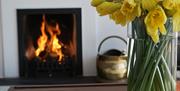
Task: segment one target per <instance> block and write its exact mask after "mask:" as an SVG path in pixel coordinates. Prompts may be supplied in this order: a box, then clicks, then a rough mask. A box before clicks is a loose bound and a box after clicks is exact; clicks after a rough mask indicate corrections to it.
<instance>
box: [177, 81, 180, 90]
mask: <svg viewBox="0 0 180 91" xmlns="http://www.w3.org/2000/svg"><path fill="white" fill-rule="evenodd" d="M177 91H180V81H177Z"/></svg>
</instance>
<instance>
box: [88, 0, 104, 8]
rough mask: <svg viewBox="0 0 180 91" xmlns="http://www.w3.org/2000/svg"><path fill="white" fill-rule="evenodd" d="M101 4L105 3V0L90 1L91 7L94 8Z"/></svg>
mask: <svg viewBox="0 0 180 91" xmlns="http://www.w3.org/2000/svg"><path fill="white" fill-rule="evenodd" d="M103 2H105V0H92V1H91V5H92V6H94V7H96V6H98V5H100V4H101V3H103Z"/></svg>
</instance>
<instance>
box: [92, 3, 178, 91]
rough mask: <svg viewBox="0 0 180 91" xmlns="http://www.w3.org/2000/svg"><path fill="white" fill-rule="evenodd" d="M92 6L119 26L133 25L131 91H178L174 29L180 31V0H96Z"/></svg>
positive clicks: (130, 50)
mask: <svg viewBox="0 0 180 91" xmlns="http://www.w3.org/2000/svg"><path fill="white" fill-rule="evenodd" d="M91 5H92V6H94V7H96V11H97V12H98V13H99V15H100V16H104V15H109V17H110V19H112V20H113V21H115V23H116V24H121V25H122V26H125V25H126V24H129V23H130V22H131V24H132V30H131V32H132V35H131V38H130V40H129V47H128V73H127V76H128V91H176V82H175V80H176V77H175V76H174V74H175V73H176V72H175V71H176V66H175V65H173V62H174V60H176V58H174V57H173V56H172V54H173V55H175V54H174V53H176V52H175V51H176V49H175V50H172V49H173V47H174V48H175V45H176V43H173V42H172V40H173V38H174V37H175V36H173V35H171V30H172V31H174V32H176V31H178V30H180V0H92V2H91ZM132 38H137V40H132ZM175 56H176V55H175ZM174 64H176V62H174ZM172 68H173V69H172Z"/></svg>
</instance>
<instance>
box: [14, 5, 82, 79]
mask: <svg viewBox="0 0 180 91" xmlns="http://www.w3.org/2000/svg"><path fill="white" fill-rule="evenodd" d="M17 24H18V29H17V30H18V47H19V48H18V51H19V72H20V73H19V74H20V78H62V77H76V76H82V38H81V9H80V8H73V9H72V8H66V9H17Z"/></svg>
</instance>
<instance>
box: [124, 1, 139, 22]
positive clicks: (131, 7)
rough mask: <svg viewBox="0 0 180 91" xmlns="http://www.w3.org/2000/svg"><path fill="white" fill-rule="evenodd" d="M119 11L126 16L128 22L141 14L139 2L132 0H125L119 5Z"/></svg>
mask: <svg viewBox="0 0 180 91" xmlns="http://www.w3.org/2000/svg"><path fill="white" fill-rule="evenodd" d="M121 13H122V14H123V15H124V16H126V22H127V23H128V22H130V21H132V20H134V19H135V17H139V16H140V15H141V8H140V4H137V3H135V1H134V0H125V1H124V2H123V5H122V7H121Z"/></svg>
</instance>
